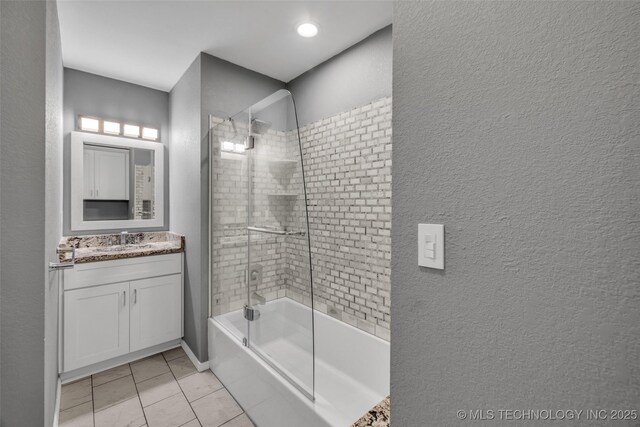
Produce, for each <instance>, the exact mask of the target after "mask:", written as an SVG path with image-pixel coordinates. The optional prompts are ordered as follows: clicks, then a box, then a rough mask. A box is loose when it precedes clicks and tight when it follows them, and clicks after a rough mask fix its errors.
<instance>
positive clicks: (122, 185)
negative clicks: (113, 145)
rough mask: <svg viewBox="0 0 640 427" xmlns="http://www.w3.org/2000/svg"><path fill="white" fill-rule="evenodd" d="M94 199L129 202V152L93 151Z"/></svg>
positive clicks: (114, 150) (113, 150)
mask: <svg viewBox="0 0 640 427" xmlns="http://www.w3.org/2000/svg"><path fill="white" fill-rule="evenodd" d="M93 155H94V180H95V185H94V186H95V194H94V197H93V198H94V199H98V200H129V152H128V151H127V150H116V149H112V150H106V149H105V150H95V151H94V153H93Z"/></svg>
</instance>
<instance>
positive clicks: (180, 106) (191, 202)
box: [169, 57, 207, 360]
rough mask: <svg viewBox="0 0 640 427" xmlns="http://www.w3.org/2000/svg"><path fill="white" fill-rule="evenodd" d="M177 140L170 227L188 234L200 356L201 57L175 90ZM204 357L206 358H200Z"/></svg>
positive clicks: (187, 327) (188, 277)
mask: <svg viewBox="0 0 640 427" xmlns="http://www.w3.org/2000/svg"><path fill="white" fill-rule="evenodd" d="M169 103H170V111H171V115H170V119H171V138H170V143H169V194H170V197H171V200H170V203H169V216H170V218H171V221H170V229H171V231H173V232H176V233H180V234H183V235H184V236H185V244H186V251H185V254H184V340H185V341H186V343H187V344H188V345H189V347H190V348H191V350H192V351H193V352H194V353H195V354H196V355H197V356H200V354H201V350H203V349H204V348H206V341H204V342H203V341H202V336H203V335H204V334H206V328H205V329H204V330H203V327H204V325H203V323H204V322H203V321H202V319H206V317H207V312H206V311H203V304H202V301H201V299H202V297H201V293H202V286H203V285H204V283H205V281H206V277H202V276H201V273H200V265H201V262H202V261H201V259H200V257H201V254H200V250H199V248H200V244H201V241H203V240H204V241H206V240H207V239H206V236H203V235H201V230H200V222H199V221H200V191H199V186H200V57H198V58H196V60H195V61H194V62H193V63H192V64H191V66H190V67H189V68H188V69H187V71H186V72H185V73H184V75H183V76H182V77H181V78H180V80H179V81H178V83H176V85H175V86H174V88H173V89H172V90H171V93H170V102H169ZM200 360H204V359H200Z"/></svg>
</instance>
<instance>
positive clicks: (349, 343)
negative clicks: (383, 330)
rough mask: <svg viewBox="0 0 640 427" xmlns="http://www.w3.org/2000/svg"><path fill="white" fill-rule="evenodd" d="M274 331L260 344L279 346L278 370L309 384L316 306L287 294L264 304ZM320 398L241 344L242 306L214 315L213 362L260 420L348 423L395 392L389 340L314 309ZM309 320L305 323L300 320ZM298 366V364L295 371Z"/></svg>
mask: <svg viewBox="0 0 640 427" xmlns="http://www.w3.org/2000/svg"><path fill="white" fill-rule="evenodd" d="M260 311H261V313H262V316H261V318H260V321H268V322H270V323H271V324H270V325H269V327H268V329H267V330H269V331H277V333H276V332H274V333H272V334H268V333H263V334H260V339H261V342H260V346H271V349H272V350H275V351H277V350H278V349H277V347H278V346H281V349H282V353H281V354H283V356H281V357H279V358H278V361H280V362H281V364H280V365H279V366H278V367H279V369H280V370H281V371H283V372H285V373H288V374H291V373H292V376H295V377H297V378H299V379H301V382H302V383H304V384H303V389H307V388H308V387H310V386H311V384H312V381H311V378H312V376H311V374H312V371H311V370H310V367H311V366H312V365H311V349H310V348H309V347H310V346H309V345H307V344H308V343H309V342H310V341H309V340H310V335H307V334H310V333H311V332H310V330H308V328H306V327H305V325H309V324H310V321H309V319H310V316H311V314H310V309H309V308H307V307H306V306H304V305H302V304H299V303H297V302H295V301H293V300H290V299H288V298H280V299H277V300H275V301H270V302H268V303H267V304H266V305H265V306H261V307H260ZM314 316H315V356H316V358H315V362H316V363H315V401H311V400H310V399H308V398H307V397H306V396H305V395H304V394H303V393H302V392H300V390H298V389H297V388H296V387H294V386H292V385H291V383H290V382H289V381H287V380H285V379H283V378H282V376H281V375H280V374H279V373H278V372H277V371H276V370H274V369H273V368H272V367H270V366H269V365H268V364H267V363H265V362H264V361H263V360H262V359H261V358H260V357H258V356H257V355H256V354H255V353H254V352H253V351H251V350H249V349H248V348H247V347H245V346H243V345H242V343H241V342H240V341H239V340H238V338H237V336H238V333H237V332H236V333H235V336H234V334H232V332H230V331H234V329H235V330H244V322H246V320H244V318H243V317H242V311H236V312H232V313H228V314H224V315H222V316H217V317H216V318H213V319H209V324H208V327H209V363H210V366H211V370H212V371H213V372H214V373H215V374H216V376H218V378H220V381H222V383H223V384H224V385H225V386H226V387H227V389H228V390H229V391H230V392H231V394H232V395H233V397H234V398H235V399H236V400H237V401H238V403H239V404H240V405H241V406H242V407H243V408H244V410H245V411H246V412H247V414H248V415H249V417H250V418H251V419H252V420H253V422H254V423H255V424H256V425H257V426H259V427H272V426H273V427H289V426H291V427H298V426H309V427H312V426H322V427H326V426H335V427H348V426H350V425H351V424H352V423H353V422H354V421H356V420H357V419H358V418H360V416H362V415H363V414H364V413H365V412H367V411H368V410H369V409H370V408H371V407H372V406H374V405H375V404H377V403H378V402H380V401H381V400H382V399H383V398H384V397H385V396H387V395H388V394H389V343H388V342H386V341H384V340H381V339H379V338H377V337H375V336H373V335H370V334H367V333H365V332H362V331H360V330H359V329H356V328H354V327H352V326H350V325H347V324H346V323H343V322H340V321H338V320H336V319H334V318H332V317H330V316H327V315H325V314H322V313H318V312H315V313H314ZM301 325H303V326H301ZM296 370H297V371H299V372H298V373H296Z"/></svg>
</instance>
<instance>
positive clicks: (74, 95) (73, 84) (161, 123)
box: [63, 68, 170, 236]
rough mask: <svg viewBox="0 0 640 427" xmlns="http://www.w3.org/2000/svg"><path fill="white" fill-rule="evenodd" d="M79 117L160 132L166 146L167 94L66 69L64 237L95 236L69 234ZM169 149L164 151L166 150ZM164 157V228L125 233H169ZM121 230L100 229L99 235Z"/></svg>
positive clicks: (132, 229) (90, 232)
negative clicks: (75, 132)
mask: <svg viewBox="0 0 640 427" xmlns="http://www.w3.org/2000/svg"><path fill="white" fill-rule="evenodd" d="M78 114H87V115H92V116H97V117H101V118H105V119H112V120H119V121H130V122H132V123H138V124H142V125H147V126H153V127H157V128H158V129H159V130H160V141H162V143H163V144H164V145H165V147H167V146H168V144H169V136H170V135H169V132H170V131H169V94H168V93H167V92H163V91H160V90H156V89H150V88H147V87H144V86H139V85H135V84H132V83H127V82H123V81H120V80H114V79H110V78H108V77H102V76H98V75H96V74H90V73H85V72H84V71H78V70H74V69H72V68H65V70H64V138H65V147H64V150H65V163H64V186H65V187H64V188H65V192H64V230H63V232H64V235H65V236H70V235H79V234H96V231H95V230H86V231H71V214H70V212H71V195H70V188H71V187H70V186H71V162H70V161H69V159H70V156H71V131H73V130H76V123H77V117H78ZM167 150H168V149H167V148H165V151H167ZM167 157H168V156H165V175H164V176H165V180H164V199H165V206H164V226H163V227H155V228H146V229H134V228H131V229H128V231H136V230H141V231H150V230H168V228H169V174H168V173H166V169H167V168H168V166H169V159H168V158H167ZM119 231H120V230H99V231H97V232H98V233H109V232H116V233H117V232H119Z"/></svg>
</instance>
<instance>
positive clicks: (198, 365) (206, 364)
mask: <svg viewBox="0 0 640 427" xmlns="http://www.w3.org/2000/svg"><path fill="white" fill-rule="evenodd" d="M181 344H182V349H183V350H184V352H185V353H187V356H189V359H190V360H191V363H193V366H195V367H196V369H197V370H198V372H203V371H206V370H207V369H209V361H208V360H207V361H206V362H201V361H199V360H198V358H197V357H196V355H195V354H193V351H191V349H190V348H189V346H188V345H187V343H186V342H184V340H182V343H181Z"/></svg>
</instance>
